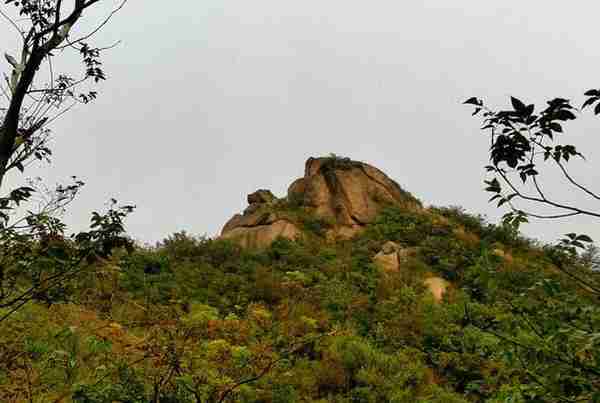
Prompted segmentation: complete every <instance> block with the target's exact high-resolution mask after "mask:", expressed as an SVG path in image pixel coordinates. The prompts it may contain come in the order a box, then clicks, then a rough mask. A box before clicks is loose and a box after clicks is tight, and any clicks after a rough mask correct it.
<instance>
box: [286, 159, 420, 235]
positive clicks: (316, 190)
mask: <svg viewBox="0 0 600 403" xmlns="http://www.w3.org/2000/svg"><path fill="white" fill-rule="evenodd" d="M288 200H293V201H295V202H297V203H299V204H300V205H302V206H305V207H308V208H310V209H311V210H312V211H313V213H314V214H315V216H316V217H318V218H321V219H325V220H327V221H329V222H333V223H335V226H334V229H333V232H334V233H335V235H339V236H341V237H350V236H353V235H355V234H356V233H357V232H359V231H360V229H361V228H362V227H364V226H365V225H367V224H369V223H371V222H373V220H374V219H375V217H376V216H377V214H379V212H380V211H381V210H382V209H383V208H384V207H385V206H387V205H390V204H396V205H398V204H401V205H403V206H405V207H407V208H420V203H419V202H418V201H417V200H416V199H415V198H414V197H412V196H411V195H410V194H409V193H407V192H405V191H404V190H402V188H401V187H400V186H399V185H398V184H397V183H396V182H394V181H393V180H392V179H390V178H388V177H387V175H385V174H384V173H383V172H381V171H380V170H379V169H377V168H375V167H372V166H371V165H369V164H366V163H364V162H358V161H351V160H349V159H345V158H335V157H334V158H309V159H308V161H306V167H305V172H304V177H303V178H300V179H298V180H296V181H294V182H293V183H292V185H291V186H290V187H289V189H288Z"/></svg>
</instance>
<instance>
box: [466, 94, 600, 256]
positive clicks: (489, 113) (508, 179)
mask: <svg viewBox="0 0 600 403" xmlns="http://www.w3.org/2000/svg"><path fill="white" fill-rule="evenodd" d="M585 96H586V97H587V99H586V100H585V102H584V103H583V105H582V108H581V110H584V109H586V108H587V107H590V108H593V110H594V114H595V115H599V114H600V90H597V89H592V90H589V91H587V92H585ZM464 104H467V105H472V106H474V107H475V110H474V112H473V115H474V116H475V115H478V114H480V115H481V116H482V117H483V126H482V130H484V131H485V132H486V133H489V136H490V141H491V145H490V164H489V165H487V166H486V167H485V169H486V171H487V172H488V173H490V174H491V175H492V178H491V179H489V180H486V181H485V184H486V188H485V190H486V191H488V192H490V193H492V197H491V198H490V202H492V201H496V202H497V206H498V207H501V206H503V205H506V206H508V207H509V209H510V211H509V212H508V213H506V214H505V215H504V217H503V221H504V222H505V224H508V225H513V226H515V227H518V226H519V225H520V224H521V223H524V222H527V221H528V218H529V217H532V218H538V219H558V218H566V217H574V216H581V215H584V216H589V217H594V218H600V210H593V209H588V208H582V207H579V206H577V205H575V204H573V203H571V202H568V201H562V200H558V199H557V198H556V197H555V196H552V195H550V193H549V192H547V191H546V190H545V189H544V188H543V186H542V184H541V183H540V180H539V178H540V176H541V172H542V170H543V169H544V168H546V167H547V165H548V164H552V165H554V166H555V167H556V168H558V170H559V172H560V173H561V174H562V175H563V176H564V178H565V179H566V180H567V181H568V183H570V184H571V185H572V186H573V187H574V188H575V190H577V191H580V192H582V193H583V194H585V195H587V196H588V197H589V198H590V199H591V200H593V201H600V194H599V193H597V192H594V191H593V190H592V189H590V187H589V186H588V185H585V184H583V183H582V182H581V181H580V180H578V179H576V178H575V177H574V176H573V175H572V174H571V173H570V172H569V170H568V169H567V164H568V163H569V162H570V161H571V160H572V159H573V158H575V157H578V158H582V159H585V158H584V156H583V154H582V153H581V152H580V151H579V150H578V149H577V148H576V147H575V146H574V145H572V144H564V143H560V142H559V140H560V139H561V138H562V136H563V135H564V132H563V129H564V125H565V124H566V123H567V122H568V121H571V120H575V119H576V118H577V115H576V112H578V111H577V109H576V108H574V107H573V106H572V105H571V103H570V101H569V100H567V99H564V98H555V99H552V100H550V101H548V102H547V106H546V107H545V108H544V109H542V110H540V111H539V112H538V113H536V107H535V105H534V104H529V105H527V104H525V103H523V102H522V101H521V100H519V99H518V98H515V97H511V106H512V108H511V109H507V110H500V111H495V110H492V109H491V108H489V107H488V106H487V105H485V104H484V102H483V100H481V99H479V98H476V97H472V98H469V99H468V100H466V101H465V102H464ZM527 185H530V187H529V188H526V186H527ZM518 202H525V203H530V204H532V203H533V204H538V205H543V206H546V207H548V208H550V209H552V210H553V212H551V213H548V214H540V213H537V212H534V211H531V210H526V209H523V208H521V207H519V206H518ZM591 242H592V240H591V238H590V237H588V236H586V235H577V234H567V237H566V238H565V239H563V240H562V241H561V244H563V245H564V246H572V247H577V248H580V247H581V248H583V247H584V246H585V244H586V243H591Z"/></svg>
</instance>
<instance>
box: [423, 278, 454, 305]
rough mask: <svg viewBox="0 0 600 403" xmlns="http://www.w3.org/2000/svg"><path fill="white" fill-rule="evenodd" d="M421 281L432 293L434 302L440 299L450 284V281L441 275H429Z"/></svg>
mask: <svg viewBox="0 0 600 403" xmlns="http://www.w3.org/2000/svg"><path fill="white" fill-rule="evenodd" d="M423 283H424V284H425V287H427V288H428V289H429V292H431V294H433V298H434V300H435V301H436V302H441V301H442V299H443V298H444V294H445V293H446V290H447V289H448V287H449V286H450V283H449V282H448V281H446V280H445V279H443V278H441V277H429V278H428V279H426V280H425V281H424V282H423Z"/></svg>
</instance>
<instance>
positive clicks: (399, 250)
mask: <svg viewBox="0 0 600 403" xmlns="http://www.w3.org/2000/svg"><path fill="white" fill-rule="evenodd" d="M409 255H410V250H409V249H407V248H403V247H402V246H400V245H398V244H397V243H395V242H392V241H388V242H386V243H385V244H383V246H382V247H381V251H379V253H377V254H376V255H375V256H374V257H373V263H375V265H376V266H377V267H379V268H380V269H381V270H383V271H384V272H386V273H395V272H399V271H400V268H401V266H402V263H405V262H406V260H407V259H408V257H409Z"/></svg>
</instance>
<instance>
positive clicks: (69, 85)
mask: <svg viewBox="0 0 600 403" xmlns="http://www.w3.org/2000/svg"><path fill="white" fill-rule="evenodd" d="M102 1H103V0H74V1H73V2H70V3H69V4H70V5H71V8H70V9H67V8H68V5H67V4H65V2H63V1H62V0H41V1H40V0H19V1H17V0H5V2H4V4H5V5H6V6H5V7H9V6H12V7H13V8H12V9H10V10H9V9H7V10H0V16H2V17H3V18H4V20H5V21H7V22H8V23H9V24H10V25H11V26H12V27H13V28H14V29H15V30H16V31H17V33H18V35H19V36H20V37H21V40H22V44H21V49H20V52H19V57H15V56H14V55H11V54H10V53H5V54H4V58H5V59H6V62H7V63H8V65H9V66H8V67H9V70H10V73H5V74H4V81H5V83H4V84H0V91H1V93H2V95H3V97H4V98H3V100H4V101H6V104H7V105H6V107H2V104H0V112H2V113H1V114H0V189H1V187H2V182H3V179H4V177H5V175H6V173H7V172H9V171H10V170H12V169H13V168H17V169H18V170H20V171H23V170H24V169H25V168H26V167H27V166H28V165H29V163H30V162H31V161H35V160H48V159H49V158H50V155H51V152H50V149H49V147H48V138H49V131H48V129H47V126H48V125H49V124H50V123H52V122H53V121H55V120H56V119H57V118H59V117H61V116H62V115H63V114H64V113H66V112H67V111H68V110H70V109H71V108H72V107H73V106H74V105H76V104H87V103H89V102H91V101H93V100H94V99H95V98H96V97H97V95H98V93H97V91H95V90H92V89H86V90H83V89H82V88H81V86H82V85H83V84H84V83H86V82H88V81H89V82H93V83H98V82H100V81H103V80H105V79H106V74H105V72H104V70H103V68H102V62H101V61H100V56H101V51H102V50H104V49H109V48H111V47H112V45H111V46H105V47H94V46H91V45H90V44H88V43H87V42H86V41H87V39H89V38H90V37H91V36H93V35H94V34H95V33H97V32H98V31H99V30H100V29H101V28H103V27H104V26H106V25H107V23H108V22H109V21H110V19H111V18H112V17H113V16H114V15H115V13H116V12H118V11H119V10H120V9H121V8H122V7H123V6H124V5H125V3H126V2H127V0H123V1H122V2H121V3H120V4H119V5H118V6H117V7H116V8H114V9H111V11H110V13H109V14H108V16H107V17H106V18H105V19H104V20H101V21H100V22H99V23H98V25H97V26H96V27H95V28H94V29H93V30H92V31H91V32H89V33H87V34H84V35H80V36H79V37H78V38H76V39H71V38H70V36H71V33H72V32H74V31H75V28H76V27H77V26H78V24H79V23H80V21H81V18H82V16H83V15H84V13H85V12H86V10H87V9H89V8H90V7H92V6H95V5H99V4H101V3H102ZM104 3H106V1H104ZM11 12H12V14H14V15H13V16H11ZM65 50H74V51H76V52H77V53H79V55H80V56H81V60H82V66H83V73H82V74H81V76H80V77H75V76H73V75H72V74H66V73H57V72H55V71H54V67H53V65H54V64H53V59H54V58H56V57H59V56H60V55H62V54H63V52H64V51H65ZM58 51H60V52H61V53H57V52H58ZM44 65H46V66H47V77H43V78H40V76H42V75H44V70H45V69H42V67H43V66H44Z"/></svg>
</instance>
